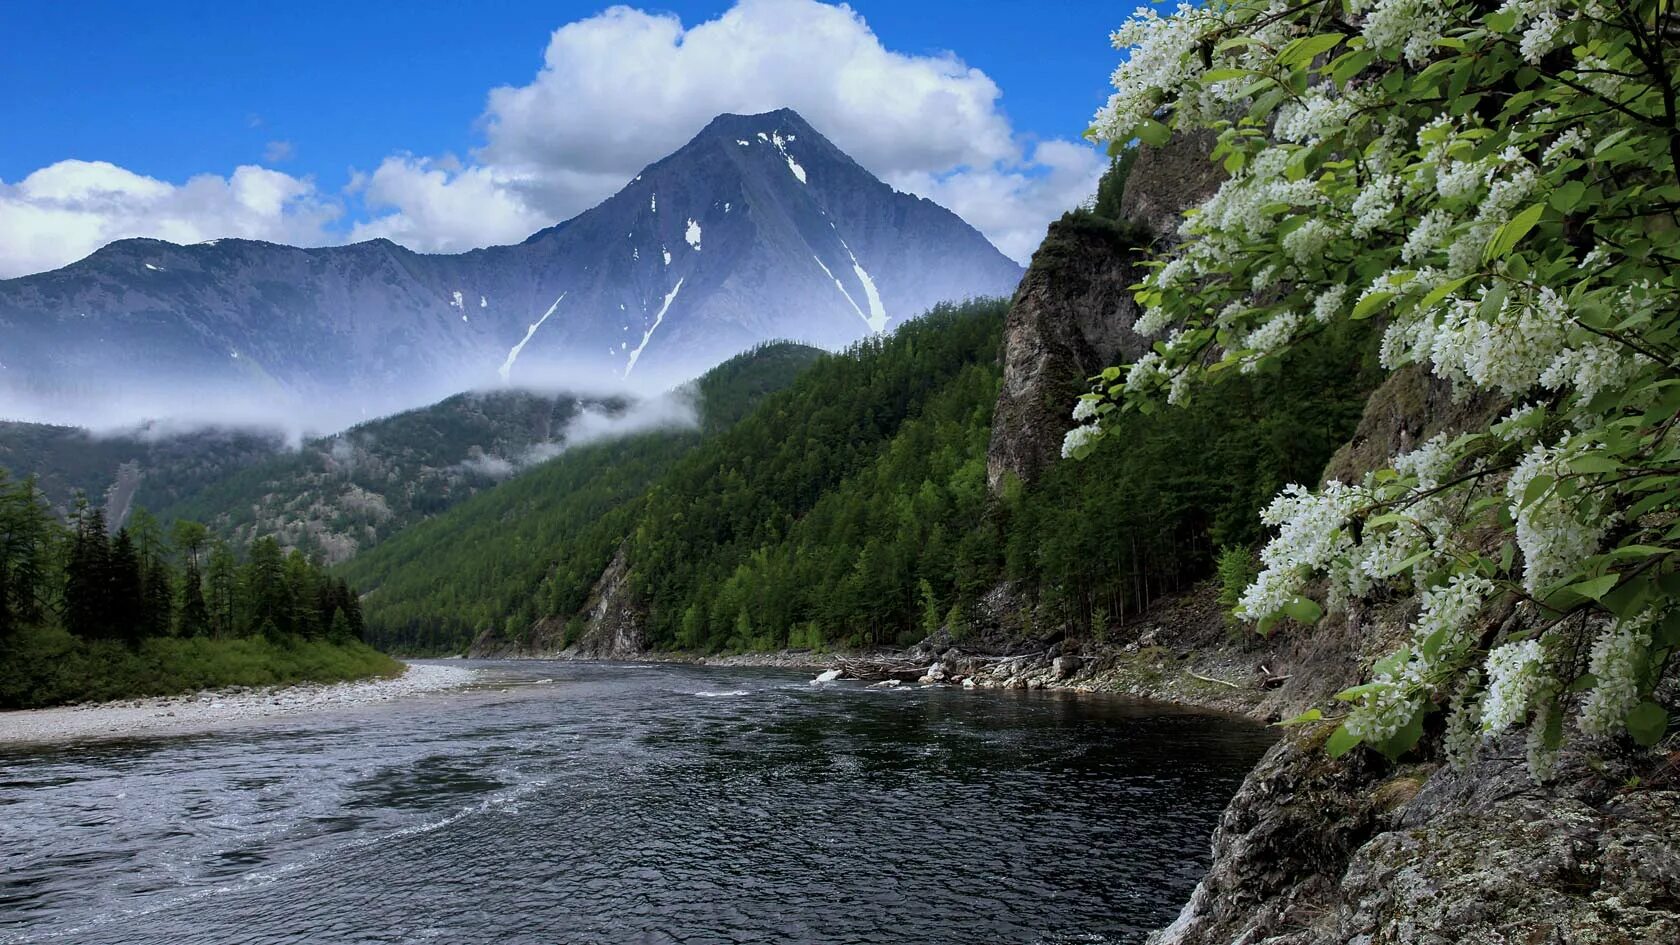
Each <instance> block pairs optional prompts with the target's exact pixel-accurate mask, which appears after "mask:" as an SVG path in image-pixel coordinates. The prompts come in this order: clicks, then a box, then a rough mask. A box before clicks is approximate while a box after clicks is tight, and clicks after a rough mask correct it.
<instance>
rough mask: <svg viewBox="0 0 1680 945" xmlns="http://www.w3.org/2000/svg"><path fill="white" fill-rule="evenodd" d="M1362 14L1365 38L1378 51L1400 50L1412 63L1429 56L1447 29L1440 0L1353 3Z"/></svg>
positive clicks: (1389, 0) (1416, 63)
mask: <svg viewBox="0 0 1680 945" xmlns="http://www.w3.org/2000/svg"><path fill="white" fill-rule="evenodd" d="M1354 9H1355V10H1359V11H1364V10H1369V12H1368V13H1367V14H1366V16H1365V28H1364V30H1363V32H1364V34H1365V39H1366V40H1368V41H1369V42H1370V44H1371V46H1372V48H1375V49H1378V50H1400V51H1401V52H1403V53H1404V54H1405V56H1406V60H1407V61H1408V62H1410V63H1411V64H1412V65H1414V66H1415V65H1419V64H1421V63H1423V62H1424V61H1425V60H1426V59H1428V58H1429V54H1430V53H1431V52H1433V51H1434V49H1435V43H1436V41H1437V40H1439V39H1440V38H1441V31H1442V30H1443V29H1445V28H1446V23H1447V11H1448V10H1449V9H1450V7H1448V6H1447V5H1446V4H1445V3H1442V2H1441V0H1376V2H1375V3H1370V2H1359V3H1355V4H1354Z"/></svg>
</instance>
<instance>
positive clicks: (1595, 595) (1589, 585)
mask: <svg viewBox="0 0 1680 945" xmlns="http://www.w3.org/2000/svg"><path fill="white" fill-rule="evenodd" d="M1621 579H1622V576H1621V575H1620V574H1617V573H1616V572H1614V571H1612V572H1610V573H1609V574H1606V575H1603V576H1602V577H1595V578H1592V579H1591V580H1587V581H1577V582H1575V583H1574V584H1571V585H1569V586H1568V587H1565V588H1564V590H1566V591H1569V592H1571V593H1574V594H1579V595H1581V596H1582V597H1590V598H1592V599H1593V600H1603V599H1604V595H1606V594H1608V593H1610V591H1611V590H1612V589H1613V588H1615V586H1616V582H1618V581H1620V580H1621Z"/></svg>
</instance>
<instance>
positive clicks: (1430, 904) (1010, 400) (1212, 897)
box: [924, 139, 1680, 945]
mask: <svg viewBox="0 0 1680 945" xmlns="http://www.w3.org/2000/svg"><path fill="white" fill-rule="evenodd" d="M1209 144H1210V142H1208V141H1206V140H1195V139H1193V140H1187V141H1184V142H1182V143H1175V144H1174V145H1172V146H1170V147H1169V148H1168V149H1161V150H1155V149H1151V150H1149V151H1146V152H1145V154H1144V155H1142V156H1141V157H1140V159H1139V161H1138V164H1137V167H1136V169H1135V170H1134V171H1133V176H1132V178H1131V179H1130V180H1129V181H1128V182H1127V185H1126V188H1125V195H1124V199H1123V200H1122V211H1123V217H1124V220H1123V222H1122V224H1121V226H1120V228H1118V229H1115V230H1113V231H1111V232H1112V233H1123V232H1130V233H1141V234H1143V235H1144V237H1145V239H1144V240H1142V241H1147V240H1148V239H1154V240H1157V241H1160V240H1168V239H1171V238H1172V234H1173V232H1174V229H1175V227H1176V224H1177V220H1178V219H1179V212H1180V210H1181V209H1182V208H1184V207H1185V206H1188V205H1189V204H1191V203H1193V202H1195V201H1196V200H1198V199H1200V198H1201V197H1202V196H1203V195H1205V194H1206V193H1207V192H1209V190H1210V189H1211V188H1212V187H1214V186H1216V184H1217V181H1218V174H1217V172H1216V171H1212V170H1210V168H1209V164H1208V162H1207V161H1206V160H1204V159H1203V156H1204V155H1205V154H1206V153H1207V148H1208V146H1209ZM1085 222H1086V223H1087V226H1085V227H1081V226H1080V225H1078V222H1077V218H1070V220H1069V221H1064V222H1063V223H1061V224H1058V225H1057V226H1053V227H1052V228H1051V230H1050V233H1049V234H1048V236H1047V237H1046V239H1045V243H1044V246H1043V247H1041V248H1040V250H1039V252H1038V254H1037V255H1035V256H1034V259H1033V264H1032V267H1031V269H1029V271H1028V273H1027V276H1026V278H1025V280H1024V281H1023V283H1022V285H1021V287H1020V289H1019V290H1018V292H1017V293H1016V296H1015V302H1014V305H1013V307H1012V309H1011V311H1010V315H1009V321H1008V323H1007V326H1006V333H1005V348H1004V353H1003V361H1004V383H1003V390H1002V393H1001V395H1000V398H999V401H998V407H997V414H996V420H995V423H994V428H993V435H992V442H991V449H990V454H989V456H988V478H989V480H990V483H991V486H992V488H993V489H994V491H996V490H999V489H1000V488H1001V486H1002V484H1003V483H1004V482H1006V481H1007V479H1008V477H1009V476H1011V475H1013V476H1017V477H1020V478H1021V479H1023V480H1030V479H1031V478H1032V477H1033V476H1034V475H1035V474H1037V473H1038V472H1040V471H1042V469H1043V468H1044V467H1045V466H1047V465H1048V464H1049V463H1050V462H1052V461H1053V460H1054V458H1055V456H1056V455H1057V451H1058V448H1059V443H1060V440H1061V438H1062V435H1063V433H1064V432H1065V431H1066V430H1067V429H1069V428H1070V427H1071V425H1072V423H1071V418H1069V416H1068V409H1069V407H1070V405H1071V403H1072V401H1073V397H1074V396H1075V394H1076V393H1077V392H1078V391H1079V390H1080V389H1081V388H1082V387H1083V384H1084V382H1085V378H1087V377H1088V376H1090V375H1092V374H1094V373H1096V372H1098V371H1100V370H1101V369H1102V368H1103V367H1105V366H1107V365H1108V364H1110V363H1113V362H1114V361H1116V360H1122V361H1123V360H1127V359H1129V358H1133V357H1136V356H1137V354H1139V353H1141V351H1142V345H1143V343H1144V339H1141V338H1138V337H1137V336H1136V335H1135V334H1134V333H1132V332H1131V330H1130V329H1131V325H1132V324H1133V322H1134V321H1135V319H1136V317H1137V314H1138V313H1137V311H1136V308H1135V306H1134V305H1133V303H1132V300H1131V293H1130V292H1129V291H1128V289H1127V287H1128V286H1129V285H1130V284H1132V283H1133V282H1136V281H1137V279H1138V278H1139V276H1140V275H1141V274H1142V270H1141V269H1140V267H1139V265H1138V263H1139V261H1140V257H1141V254H1140V253H1139V252H1138V251H1137V250H1136V249H1134V248H1133V247H1134V246H1136V245H1137V243H1138V242H1140V241H1139V240H1137V239H1133V240H1130V241H1128V240H1122V239H1116V238H1114V237H1113V236H1111V235H1109V234H1106V233H1104V232H1102V231H1101V230H1098V229H1096V228H1095V227H1093V226H1091V225H1089V224H1091V223H1092V221H1090V220H1089V219H1087V220H1086V221H1085ZM1095 222H1096V223H1097V224H1100V223H1101V222H1102V221H1095ZM1451 393H1452V392H1451V391H1450V389H1449V388H1448V387H1447V386H1446V385H1444V384H1443V383H1441V382H1439V381H1438V380H1436V379H1434V378H1432V377H1430V376H1429V375H1428V374H1427V373H1426V372H1425V371H1423V370H1420V369H1418V368H1409V369H1406V370H1402V371H1398V372H1396V373H1394V374H1393V375H1392V376H1391V377H1389V378H1388V380H1387V381H1386V382H1385V383H1384V384H1382V385H1381V386H1380V387H1379V388H1378V389H1377V390H1376V391H1375V392H1374V393H1373V394H1372V396H1371V398H1370V400H1369V402H1368V403H1367V405H1366V409H1365V413H1364V416H1363V418H1362V420H1361V423H1360V424H1359V427H1358V429H1357V432H1356V434H1355V435H1354V437H1353V439H1352V440H1351V441H1350V442H1349V443H1348V444H1347V445H1346V446H1344V447H1343V448H1342V449H1341V450H1340V451H1338V452H1337V454H1336V455H1335V456H1334V457H1333V458H1332V460H1331V461H1330V463H1329V464H1328V466H1327V468H1326V470H1325V472H1324V478H1326V479H1340V480H1343V481H1356V480H1358V479H1359V478H1361V477H1362V476H1363V475H1364V474H1365V473H1366V472H1367V471H1369V470H1371V469H1374V468H1378V467H1380V466H1384V465H1387V464H1388V463H1389V462H1390V461H1391V460H1392V458H1393V457H1395V456H1396V455H1399V454H1401V453H1404V452H1407V451H1409V450H1411V449H1413V448H1415V447H1416V446H1418V445H1419V444H1420V443H1422V442H1423V441H1425V440H1426V439H1428V438H1429V437H1431V436H1433V435H1435V434H1437V433H1441V432H1449V433H1450V432H1453V431H1456V430H1463V429H1468V428H1472V427H1476V426H1479V425H1485V423H1486V422H1487V421H1489V420H1490V419H1492V417H1494V416H1495V415H1497V413H1498V412H1499V411H1501V410H1502V409H1503V407H1504V405H1503V404H1502V403H1500V402H1497V400H1496V399H1495V398H1471V399H1470V400H1468V401H1464V402H1455V400H1454V398H1453V397H1452V396H1451ZM1214 594H1215V592H1214V589H1213V588H1212V587H1211V586H1210V585H1202V586H1200V587H1199V588H1197V589H1196V590H1195V591H1193V592H1192V593H1191V594H1188V595H1185V596H1184V598H1183V599H1182V600H1181V601H1180V602H1179V603H1177V604H1175V603H1173V602H1170V601H1169V602H1164V604H1163V605H1161V606H1157V607H1155V608H1153V609H1152V610H1151V612H1150V613H1149V614H1146V615H1144V617H1143V618H1142V619H1141V620H1138V621H1134V623H1133V625H1132V626H1131V627H1129V628H1125V629H1124V630H1123V631H1122V632H1121V634H1120V638H1121V639H1120V644H1119V646H1118V647H1117V648H1116V647H1115V646H1114V645H1113V644H1110V645H1109V646H1108V647H1107V648H1106V649H1104V648H1094V649H1092V650H1089V651H1087V652H1085V653H1077V652H1076V651H1075V650H1074V649H1072V648H1071V647H1072V645H1073V644H1072V641H1060V642H1056V643H1055V644H1054V645H1052V646H1051V647H1050V648H1049V649H1045V648H1044V646H1043V645H1040V646H1038V647H1037V648H1036V652H1034V653H1032V654H1017V655H990V656H982V655H976V654H968V653H965V652H963V651H961V650H959V649H957V648H956V647H954V646H951V645H950V642H951V641H948V640H947V641H939V640H934V639H930V641H929V643H928V644H924V646H925V647H929V649H928V651H927V653H926V654H925V655H926V657H927V658H929V659H930V660H934V659H937V660H938V661H939V663H938V665H939V668H940V670H941V671H942V672H943V673H944V674H946V675H947V676H948V677H949V678H951V679H960V680H961V681H962V684H963V685H965V686H981V687H986V686H997V687H1005V688H1040V687H1047V686H1067V687H1072V688H1092V689H1110V690H1113V689H1119V690H1121V691H1128V692H1136V693H1140V694H1145V695H1151V696H1155V697H1159V698H1167V699H1172V700H1176V701H1181V702H1193V703H1200V704H1206V705H1210V706H1217V707H1221V708H1227V709H1232V710H1235V711H1242V712H1246V713H1248V714H1250V715H1252V716H1254V717H1256V718H1260V719H1264V720H1268V721H1275V720H1277V719H1280V718H1283V717H1286V716H1290V715H1294V714H1297V713H1299V712H1301V711H1302V710H1304V709H1307V708H1309V707H1312V706H1320V707H1323V708H1324V709H1325V713H1326V715H1331V714H1333V713H1335V712H1337V711H1338V707H1339V704H1338V703H1336V702H1334V700H1333V699H1332V698H1331V697H1332V696H1333V694H1334V693H1335V692H1337V691H1339V690H1341V689H1343V688H1346V687H1348V686H1350V685H1353V684H1356V683H1357V682H1359V681H1360V680H1361V679H1363V678H1364V677H1366V676H1368V675H1369V672H1370V667H1371V665H1372V664H1373V663H1374V662H1375V661H1376V660H1377V659H1378V658H1380V657H1381V656H1383V655H1386V654H1387V653H1388V652H1390V651H1392V650H1393V649H1394V648H1395V647H1396V646H1398V645H1399V644H1400V643H1401V642H1402V641H1403V640H1404V638H1405V636H1406V635H1407V633H1408V629H1407V628H1408V624H1409V622H1410V620H1411V618H1412V616H1413V615H1414V613H1415V610H1416V606H1417V605H1416V601H1415V600H1410V599H1392V600H1387V601H1380V602H1377V603H1374V604H1369V605H1360V606H1356V607H1354V608H1352V609H1351V610H1350V612H1349V613H1347V614H1345V615H1342V616H1339V617H1336V618H1333V619H1331V620H1327V621H1324V622H1322V623H1321V624H1320V625H1319V626H1318V627H1315V628H1314V629H1312V630H1311V631H1307V630H1303V629H1300V628H1286V629H1283V630H1280V631H1279V632H1278V633H1277V634H1276V635H1274V636H1273V637H1272V638H1271V639H1268V640H1265V641H1251V642H1247V643H1242V642H1234V641H1233V640H1231V639H1230V638H1229V637H1228V635H1227V634H1226V633H1225V632H1224V628H1223V621H1222V617H1221V616H1220V614H1219V609H1218V607H1217V605H1216V604H1214V603H1213V601H1214ZM1175 608H1176V610H1175ZM1485 619H1486V621H1487V625H1486V626H1487V629H1488V630H1489V631H1491V630H1493V629H1494V628H1495V627H1496V626H1498V625H1501V624H1505V623H1506V622H1507V621H1519V620H1521V619H1523V612H1522V611H1520V610H1517V609H1515V608H1514V606H1513V607H1511V608H1506V609H1505V610H1503V611H1502V612H1499V613H1493V614H1489V615H1487V617H1486V618H1485ZM999 623H1000V625H1007V624H1008V623H1009V621H1008V620H1007V619H1003V620H1001V621H999ZM1128 641H1129V642H1128ZM1076 660H1077V661H1076ZM1198 687H1201V688H1198ZM1439 728H1440V726H1439V724H1438V720H1435V721H1434V722H1432V725H1431V728H1430V729H1428V730H1426V734H1425V738H1424V740H1423V742H1422V743H1421V744H1420V746H1419V747H1418V748H1417V749H1415V750H1414V751H1413V752H1412V753H1410V754H1409V755H1408V756H1406V757H1405V758H1403V759H1402V760H1401V761H1400V762H1392V761H1389V760H1387V759H1385V758H1383V757H1382V756H1380V755H1378V754H1376V753H1374V752H1371V751H1368V750H1365V749H1356V750H1355V751H1353V752H1351V753H1349V754H1347V755H1345V756H1343V757H1342V758H1340V759H1333V758H1331V757H1330V756H1329V755H1328V753H1327V752H1326V751H1325V749H1324V741H1325V739H1326V738H1327V737H1328V735H1329V729H1330V726H1329V725H1327V724H1325V725H1318V726H1310V727H1306V728H1302V729H1292V730H1290V731H1289V732H1288V733H1287V734H1285V736H1284V737H1283V738H1282V739H1281V740H1280V741H1279V742H1278V744H1277V745H1276V746H1274V748H1273V749H1272V750H1271V751H1270V752H1269V753H1268V754H1267V756H1266V757H1265V758H1264V759H1263V760H1262V761H1261V763H1260V764H1259V766H1258V767H1257V768H1256V769H1255V771H1254V772H1252V773H1251V774H1250V775H1249V777H1248V778H1247V779H1246V781H1245V782H1244V784H1243V785H1242V787H1241V788H1240V790H1239V791H1238V793H1237V795H1236V796H1235V798H1234V799H1233V800H1232V801H1231V804H1230V805H1229V807H1228V808H1227V809H1226V811H1225V813H1224V814H1223V816H1222V819H1221V822H1220V825H1219V827H1218V829H1217V831H1216V833H1215V836H1214V841H1213V864H1212V867H1211V869H1210V870H1209V872H1208V874H1207V876H1206V877H1205V878H1204V880H1203V881H1202V883H1201V884H1200V885H1199V886H1198V888H1197V889H1196V891H1195V893H1194V895H1193V897H1192V898H1191V901H1190V902H1189V903H1188V904H1186V905H1185V907H1184V908H1183V910H1182V912H1181V913H1180V915H1179V916H1178V918H1177V920H1176V921H1174V922H1173V923H1172V924H1171V925H1170V926H1169V927H1167V928H1165V929H1163V930H1161V931H1159V932H1157V933H1156V934H1155V935H1154V936H1152V937H1151V942H1152V943H1153V945H1345V943H1353V945H1495V943H1497V945H1515V943H1524V945H1577V943H1579V945H1586V943H1600V945H1659V943H1661V945H1673V943H1676V942H1680V753H1675V754H1672V755H1665V754H1663V753H1662V752H1660V751H1634V750H1631V749H1629V748H1628V747H1627V746H1625V745H1621V746H1618V745H1596V746H1585V747H1583V746H1580V745H1575V744H1574V743H1573V742H1572V743H1570V744H1571V745H1573V746H1574V747H1570V748H1567V749H1566V751H1565V754H1564V756H1563V757H1562V758H1561V759H1560V762H1559V765H1558V768H1557V769H1556V771H1555V773H1554V776H1553V777H1552V778H1550V779H1548V780H1547V781H1545V782H1544V783H1543V784H1538V785H1537V784H1535V783H1534V782H1533V781H1532V780H1530V778H1529V775H1528V769H1527V763H1526V753H1525V750H1524V745H1523V741H1522V740H1523V738H1524V734H1523V733H1514V734H1512V735H1509V736H1506V737H1505V738H1503V739H1500V740H1497V741H1492V742H1488V743H1486V744H1484V745H1482V746H1481V748H1480V749H1479V751H1478V754H1477V756H1476V760H1475V762H1474V763H1473V764H1472V765H1470V766H1469V767H1468V768H1467V769H1466V770H1463V771H1460V770H1457V769H1455V768H1453V767H1452V766H1450V765H1448V764H1446V763H1444V761H1443V754H1444V752H1443V750H1442V747H1441V732H1440V731H1439ZM1588 751H1590V752H1591V754H1588V753H1587V752H1588Z"/></svg>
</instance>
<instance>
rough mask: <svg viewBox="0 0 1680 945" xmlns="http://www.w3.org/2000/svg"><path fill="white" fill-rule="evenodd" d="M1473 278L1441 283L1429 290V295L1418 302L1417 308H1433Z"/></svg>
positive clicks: (1467, 277) (1468, 277) (1466, 277)
mask: <svg viewBox="0 0 1680 945" xmlns="http://www.w3.org/2000/svg"><path fill="white" fill-rule="evenodd" d="M1474 278H1476V277H1475V276H1465V277H1464V278H1462V279H1454V280H1452V281H1451V282H1443V283H1441V284H1440V285H1438V286H1436V287H1435V288H1433V289H1430V290H1429V294H1428V295H1426V296H1424V297H1423V300H1422V301H1420V302H1418V308H1433V307H1434V306H1435V304H1436V303H1437V302H1439V301H1441V300H1442V299H1444V298H1446V297H1447V296H1449V295H1452V294H1453V293H1454V292H1457V291H1458V290H1459V289H1460V288H1461V287H1463V285H1464V283H1466V282H1469V281H1470V280H1471V279H1474Z"/></svg>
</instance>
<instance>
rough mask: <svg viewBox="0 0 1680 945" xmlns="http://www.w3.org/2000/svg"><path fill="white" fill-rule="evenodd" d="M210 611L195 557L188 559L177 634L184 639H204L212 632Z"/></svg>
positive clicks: (183, 574) (176, 626)
mask: <svg viewBox="0 0 1680 945" xmlns="http://www.w3.org/2000/svg"><path fill="white" fill-rule="evenodd" d="M210 626H211V624H210V610H209V608H208V607H207V606H205V603H204V578H203V575H201V574H199V571H198V562H197V560H196V558H195V557H192V556H189V557H188V558H187V565H186V568H185V569H183V572H182V575H181V607H180V611H179V616H178V617H177V618H176V623H175V632H176V633H178V634H179V635H181V636H183V637H202V636H204V635H206V634H208V633H209V632H210Z"/></svg>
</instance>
